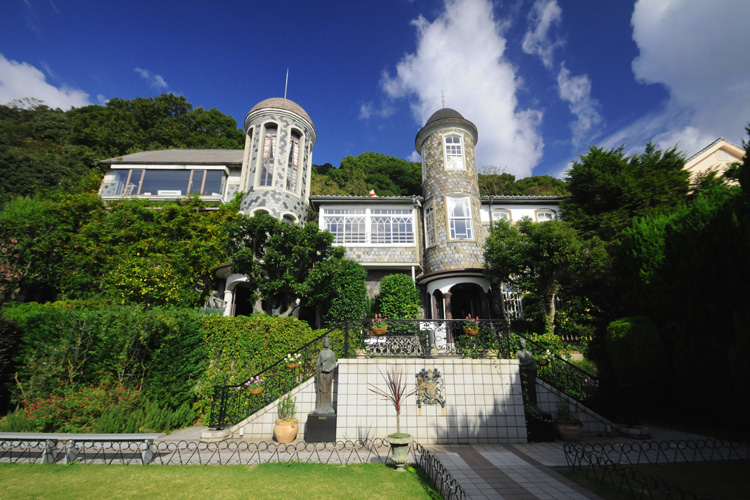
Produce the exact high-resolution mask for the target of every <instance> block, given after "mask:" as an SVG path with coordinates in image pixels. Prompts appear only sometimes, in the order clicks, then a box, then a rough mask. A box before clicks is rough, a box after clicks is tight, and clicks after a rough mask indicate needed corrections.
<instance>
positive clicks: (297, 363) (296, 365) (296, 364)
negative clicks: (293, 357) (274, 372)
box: [286, 362, 299, 370]
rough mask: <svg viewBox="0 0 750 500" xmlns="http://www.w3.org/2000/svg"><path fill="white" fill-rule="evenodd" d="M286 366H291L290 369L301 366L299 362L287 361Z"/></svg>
mask: <svg viewBox="0 0 750 500" xmlns="http://www.w3.org/2000/svg"><path fill="white" fill-rule="evenodd" d="M286 367H287V368H289V369H290V370H294V369H295V368H299V362H295V363H287V364H286Z"/></svg>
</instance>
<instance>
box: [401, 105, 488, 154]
mask: <svg viewBox="0 0 750 500" xmlns="http://www.w3.org/2000/svg"><path fill="white" fill-rule="evenodd" d="M446 128H461V129H464V130H466V131H467V132H468V133H470V134H471V136H472V138H473V139H474V145H475V146H476V144H477V141H478V140H479V136H478V134H477V127H476V125H474V124H473V123H471V122H470V121H469V120H467V119H466V118H464V117H463V116H462V115H461V113H459V112H458V111H456V110H455V109H451V108H442V109H439V110H437V111H435V112H434V113H433V114H432V116H431V117H430V118H429V120H427V123H425V124H424V127H422V130H420V131H419V133H418V134H417V137H416V139H415V140H414V145H415V147H416V149H417V151H421V150H422V143H423V142H424V140H425V139H427V137H428V136H430V134H432V133H433V132H436V131H438V130H441V129H446Z"/></svg>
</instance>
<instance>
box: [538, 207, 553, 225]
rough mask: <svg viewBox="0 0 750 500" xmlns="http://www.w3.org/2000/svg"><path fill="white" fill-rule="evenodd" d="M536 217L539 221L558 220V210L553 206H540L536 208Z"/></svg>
mask: <svg viewBox="0 0 750 500" xmlns="http://www.w3.org/2000/svg"><path fill="white" fill-rule="evenodd" d="M534 218H535V219H536V221H537V222H547V221H551V220H557V212H555V211H554V210H552V209H551V208H538V209H536V210H534Z"/></svg>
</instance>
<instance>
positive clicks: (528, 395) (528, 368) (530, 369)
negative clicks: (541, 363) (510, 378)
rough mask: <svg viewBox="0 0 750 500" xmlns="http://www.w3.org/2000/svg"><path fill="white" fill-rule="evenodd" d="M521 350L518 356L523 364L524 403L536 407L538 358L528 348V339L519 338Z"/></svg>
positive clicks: (517, 353)
mask: <svg viewBox="0 0 750 500" xmlns="http://www.w3.org/2000/svg"><path fill="white" fill-rule="evenodd" d="M518 344H519V345H520V346H521V350H520V351H518V352H516V357H517V358H518V362H519V364H520V365H521V366H520V368H521V385H522V386H523V404H524V405H526V406H531V407H533V408H536V360H535V359H534V355H533V354H531V352H530V351H528V350H527V349H526V341H525V340H524V339H519V341H518Z"/></svg>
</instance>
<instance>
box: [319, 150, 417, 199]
mask: <svg viewBox="0 0 750 500" xmlns="http://www.w3.org/2000/svg"><path fill="white" fill-rule="evenodd" d="M371 189H373V190H375V192H376V193H377V194H378V195H379V196H409V195H412V194H416V195H420V194H421V193H422V168H421V165H420V164H419V163H413V162H408V161H406V160H402V159H400V158H395V157H393V156H387V155H384V154H380V153H362V154H360V155H359V156H357V157H353V156H347V157H346V158H344V159H343V160H342V161H341V166H340V167H339V168H332V167H331V166H330V165H329V164H327V165H323V166H318V167H316V169H315V172H314V175H313V186H312V192H313V193H314V194H321V195H351V196H367V194H368V193H369V192H370V190H371Z"/></svg>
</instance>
